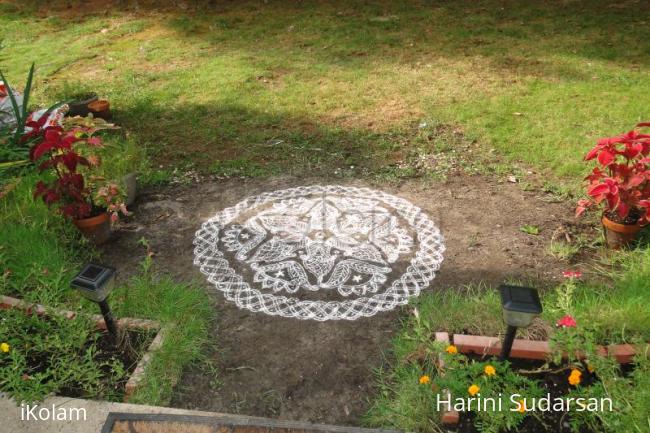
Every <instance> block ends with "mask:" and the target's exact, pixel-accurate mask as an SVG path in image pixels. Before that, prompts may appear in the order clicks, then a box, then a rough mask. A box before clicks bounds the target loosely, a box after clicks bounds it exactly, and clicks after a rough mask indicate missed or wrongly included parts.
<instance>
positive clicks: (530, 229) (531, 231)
mask: <svg viewBox="0 0 650 433" xmlns="http://www.w3.org/2000/svg"><path fill="white" fill-rule="evenodd" d="M519 231H521V232H524V233H526V234H527V235H533V236H537V235H538V234H539V231H540V230H539V227H537V226H534V225H531V224H525V225H523V226H521V227H519Z"/></svg>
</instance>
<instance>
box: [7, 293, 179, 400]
mask: <svg viewBox="0 0 650 433" xmlns="http://www.w3.org/2000/svg"><path fill="white" fill-rule="evenodd" d="M10 308H17V309H19V310H23V311H25V312H26V313H28V314H29V313H31V312H35V313H36V314H37V315H38V316H47V315H56V316H64V317H65V318H67V319H69V320H72V319H74V318H75V317H77V313H76V312H74V311H69V310H61V309H57V308H51V307H45V306H43V305H40V304H30V303H28V302H25V301H23V300H21V299H17V298H12V297H11V296H0V310H8V309H10ZM90 317H91V320H92V321H93V323H94V325H95V328H96V329H98V330H102V331H103V330H106V323H104V318H103V317H102V316H101V315H100V314H93V315H91V316H90ZM117 326H118V327H120V328H122V329H131V330H142V331H157V332H156V335H155V337H154V338H153V340H152V341H151V343H150V344H149V347H148V348H147V350H146V352H145V353H144V354H143V355H142V358H141V359H140V361H138V364H137V365H136V367H135V370H133V373H131V376H130V377H129V380H128V381H127V382H126V385H125V387H124V401H125V402H127V401H128V400H129V398H130V397H131V396H132V395H133V393H134V392H135V390H136V389H137V388H138V386H140V384H141V383H142V381H143V380H144V374H145V370H146V368H147V366H148V365H149V364H150V363H151V360H152V358H153V352H154V351H155V350H158V349H159V348H160V347H161V346H162V344H163V341H164V339H165V335H166V328H163V327H162V325H161V324H160V322H157V321H155V320H148V319H136V318H132V317H123V318H121V319H118V320H117Z"/></svg>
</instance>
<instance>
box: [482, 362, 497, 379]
mask: <svg viewBox="0 0 650 433" xmlns="http://www.w3.org/2000/svg"><path fill="white" fill-rule="evenodd" d="M483 372H484V373H485V375H486V376H496V374H497V371H496V369H495V368H494V367H492V366H491V365H486V366H485V368H484V369H483Z"/></svg>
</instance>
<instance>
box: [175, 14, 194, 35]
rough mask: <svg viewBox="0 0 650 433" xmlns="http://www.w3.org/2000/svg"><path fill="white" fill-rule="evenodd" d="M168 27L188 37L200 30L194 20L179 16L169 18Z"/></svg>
mask: <svg viewBox="0 0 650 433" xmlns="http://www.w3.org/2000/svg"><path fill="white" fill-rule="evenodd" d="M167 23H168V25H169V27H171V28H173V29H174V30H176V31H177V32H179V33H181V34H183V35H185V36H190V35H193V34H196V33H198V32H199V30H200V26H199V23H198V22H197V20H196V19H194V18H192V17H187V16H179V17H174V18H171V19H169V20H168V21H167Z"/></svg>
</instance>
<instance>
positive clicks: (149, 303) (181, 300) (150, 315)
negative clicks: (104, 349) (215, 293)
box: [113, 241, 214, 406]
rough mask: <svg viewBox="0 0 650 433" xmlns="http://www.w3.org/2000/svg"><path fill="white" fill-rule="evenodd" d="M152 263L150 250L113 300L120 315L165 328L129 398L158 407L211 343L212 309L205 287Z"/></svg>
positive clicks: (166, 399)
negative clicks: (158, 271)
mask: <svg viewBox="0 0 650 433" xmlns="http://www.w3.org/2000/svg"><path fill="white" fill-rule="evenodd" d="M144 244H145V245H146V241H144ZM152 263H153V262H152V259H151V254H149V253H148V254H147V256H146V258H145V260H144V262H143V264H142V271H141V273H140V274H139V275H136V276H135V277H133V278H132V279H131V280H129V281H128V282H127V284H126V285H125V286H124V287H121V288H118V289H116V290H115V293H114V295H113V299H114V302H113V305H114V307H115V311H116V313H117V315H119V316H122V317H125V316H129V317H140V318H146V319H152V320H157V321H159V322H161V324H162V326H163V328H165V330H166V334H165V340H164V342H163V345H162V347H161V348H160V349H159V350H158V351H156V353H155V355H154V357H153V359H152V361H151V364H150V365H149V366H148V368H147V370H146V372H145V379H144V383H143V384H142V385H141V386H140V387H139V388H138V389H137V390H136V392H135V393H134V395H133V396H132V397H131V398H130V399H129V401H131V402H133V403H141V404H150V405H158V406H160V405H165V404H167V403H169V401H170V400H171V395H172V390H173V384H174V383H176V381H177V380H178V378H179V377H180V375H181V373H182V371H183V368H184V367H185V366H187V365H188V364H190V363H192V362H197V361H200V360H201V359H202V357H203V355H204V351H205V349H206V347H207V345H208V344H209V343H210V340H209V339H208V330H209V324H210V321H211V320H212V317H213V314H214V310H213V308H212V304H211V302H210V299H209V298H208V295H207V294H206V293H205V291H204V290H203V289H201V288H200V287H198V286H196V285H194V284H189V283H179V282H177V281H174V280H173V279H172V278H171V277H170V276H167V275H155V274H154V272H153V270H152Z"/></svg>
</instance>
